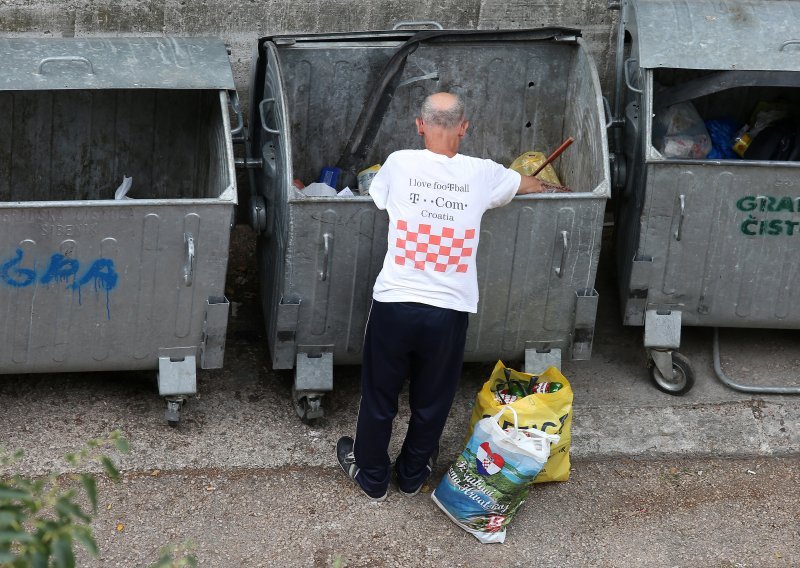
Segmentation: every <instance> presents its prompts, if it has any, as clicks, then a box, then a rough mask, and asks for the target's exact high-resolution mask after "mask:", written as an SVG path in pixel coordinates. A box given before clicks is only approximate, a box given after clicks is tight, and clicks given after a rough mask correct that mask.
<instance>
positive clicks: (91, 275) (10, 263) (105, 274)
mask: <svg viewBox="0 0 800 568" xmlns="http://www.w3.org/2000/svg"><path fill="white" fill-rule="evenodd" d="M24 260H25V253H24V252H23V250H22V249H19V248H18V249H17V250H16V251H15V253H14V255H13V256H12V257H10V258H6V259H2V258H0V285H5V286H10V287H12V288H27V287H28V286H35V285H37V284H41V285H43V286H49V285H51V284H54V283H58V282H62V283H64V284H66V288H67V289H68V290H73V291H77V292H78V303H79V304H82V303H83V302H82V298H81V291H82V289H83V287H84V286H86V285H87V284H90V283H92V284H94V289H95V291H96V292H100V291H103V292H105V294H106V317H108V319H111V310H110V306H109V296H108V295H109V292H111V290H113V289H114V288H116V287H117V281H118V280H119V275H118V274H117V271H116V269H115V268H114V261H113V260H111V259H110V258H98V259H95V260H94V261H92V262H91V264H89V268H87V269H86V270H84V271H81V263H80V262H79V261H78V260H77V259H74V258H67V257H66V256H64V255H63V254H61V253H55V254H53V255H52V256H51V257H50V260H49V262H48V263H47V265H46V267H45V269H44V270H43V271H42V270H39V269H38V268H37V265H36V262H35V261H34V263H33V266H32V267H31V268H23V267H22V266H21V265H22V263H23V261H24Z"/></svg>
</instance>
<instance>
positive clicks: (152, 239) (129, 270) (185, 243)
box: [0, 38, 236, 425]
mask: <svg viewBox="0 0 800 568" xmlns="http://www.w3.org/2000/svg"><path fill="white" fill-rule="evenodd" d="M233 89H234V84H233V76H232V73H231V68H230V63H229V61H228V56H227V52H226V48H225V46H224V45H223V44H222V42H220V41H219V40H213V39H175V38H124V39H123V38H115V39H50V40H47V39H3V40H0V133H2V136H1V137H0V138H2V139H0V373H4V374H8V373H13V374H17V373H19V374H24V373H43V372H70V371H114V370H147V369H157V370H158V386H159V391H160V394H161V395H163V396H165V397H167V419H168V420H169V421H170V424H172V425H174V424H176V423H177V421H178V420H179V418H180V411H181V406H182V404H183V402H184V400H185V397H186V396H187V395H190V394H193V393H195V392H196V366H197V365H198V364H199V366H200V367H202V368H204V369H209V368H218V367H221V366H222V361H223V353H224V347H225V329H226V326H227V317H228V301H227V300H226V299H225V288H224V285H225V271H226V265H227V260H228V242H229V235H230V228H231V222H232V219H233V210H234V205H235V204H236V183H235V176H234V162H233V151H232V140H231V126H230V123H229V115H228V105H229V93H232V92H233V91H232V90H233ZM124 176H129V177H131V178H132V185H131V186H130V190H129V192H128V194H127V196H126V197H125V198H121V199H115V193H116V191H117V188H118V186H120V185H121V182H122V181H123V177H124ZM119 197H122V196H121V195H120V196H119Z"/></svg>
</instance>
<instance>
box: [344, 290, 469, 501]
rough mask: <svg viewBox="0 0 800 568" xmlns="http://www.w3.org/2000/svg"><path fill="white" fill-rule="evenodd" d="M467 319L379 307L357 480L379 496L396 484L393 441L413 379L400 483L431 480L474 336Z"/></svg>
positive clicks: (368, 357)
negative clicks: (400, 399) (430, 462)
mask: <svg viewBox="0 0 800 568" xmlns="http://www.w3.org/2000/svg"><path fill="white" fill-rule="evenodd" d="M467 322H468V314H467V313H466V312H459V311H455V310H449V309H444V308H436V307H433V306H428V305H425V304H417V303H410V302H394V303H387V302H377V301H373V303H372V309H371V310H370V316H369V321H368V322H367V332H366V335H365V338H364V356H363V363H362V370H361V405H360V408H359V412H358V425H357V427H356V443H355V457H356V464H357V465H358V466H359V468H360V472H359V473H358V475H357V476H356V481H357V482H358V483H359V484H360V485H361V487H363V488H364V490H365V491H366V492H367V493H369V494H371V495H375V496H379V495H383V494H384V493H385V492H386V489H387V487H388V485H389V477H390V471H389V465H390V460H389V454H388V446H389V439H390V438H391V434H392V421H393V419H394V417H395V415H396V414H397V404H398V396H399V394H400V391H401V389H402V387H403V383H404V382H405V380H406V379H407V378H408V379H409V381H410V383H409V399H410V406H411V420H410V421H409V425H408V433H407V434H406V438H405V441H404V443H403V448H402V450H401V451H400V455H399V456H398V458H397V460H396V462H395V470H396V471H397V477H398V485H399V486H400V489H402V490H404V491H408V492H410V491H413V490H415V489H416V488H417V487H419V486H420V484H422V483H423V482H424V481H425V479H426V478H427V477H428V475H429V474H430V470H429V468H428V458H430V456H431V454H432V453H433V451H434V450H435V449H436V447H437V446H438V444H439V437H440V436H441V435H442V430H443V429H444V425H445V421H446V420H447V415H448V413H449V412H450V407H451V405H452V404H453V398H454V397H455V393H456V388H457V387H458V381H459V379H460V377H461V366H462V363H463V361H464V344H465V341H466V336H467Z"/></svg>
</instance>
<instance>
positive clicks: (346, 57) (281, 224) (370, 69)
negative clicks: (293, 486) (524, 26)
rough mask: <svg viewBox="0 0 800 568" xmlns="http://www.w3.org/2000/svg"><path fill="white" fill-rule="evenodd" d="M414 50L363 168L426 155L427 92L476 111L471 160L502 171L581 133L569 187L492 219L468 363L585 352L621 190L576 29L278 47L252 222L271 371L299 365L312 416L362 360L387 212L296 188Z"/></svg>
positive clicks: (266, 79)
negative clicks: (610, 209) (614, 201)
mask: <svg viewBox="0 0 800 568" xmlns="http://www.w3.org/2000/svg"><path fill="white" fill-rule="evenodd" d="M418 33H419V34H421V35H417V34H418ZM414 42H416V43H417V45H415V49H414V50H411V51H412V53H410V54H408V55H407V59H406V61H405V66H404V70H403V71H402V72H401V73H400V75H399V76H398V78H397V79H398V80H397V84H398V86H397V88H396V90H395V91H394V92H393V94H392V97H391V102H390V103H389V104H388V107H387V108H386V111H385V115H384V117H383V120H382V122H381V123H380V128H379V130H378V131H377V135H376V136H375V138H374V141H373V143H372V145H371V147H370V149H369V151H368V153H367V154H366V157H365V159H364V160H363V163H362V164H361V166H363V167H366V166H370V165H372V164H375V163H381V162H383V160H384V159H385V157H386V156H387V155H388V154H390V153H391V152H392V151H394V150H398V149H401V148H416V147H420V144H421V143H420V139H419V137H418V136H417V134H416V130H415V127H414V122H413V121H414V118H415V117H416V116H417V114H418V109H419V106H420V104H421V103H422V100H423V98H424V97H425V96H427V95H428V94H430V93H433V92H436V91H440V90H452V91H455V92H458V93H460V94H461V95H462V96H463V97H464V99H465V101H466V105H467V108H468V115H469V119H470V121H471V122H470V131H469V132H468V134H467V136H466V137H465V138H464V142H463V145H462V147H461V150H460V151H461V152H462V153H464V154H467V155H474V156H480V157H488V158H492V159H494V160H496V161H498V162H501V163H505V164H506V165H508V164H510V163H511V162H512V160H514V158H516V157H517V156H519V155H520V154H522V153H523V152H525V151H528V150H532V149H537V150H541V151H545V150H547V149H549V150H552V149H554V148H556V147H557V146H558V145H559V144H560V143H561V142H562V140H564V139H565V138H566V137H567V136H573V137H574V138H575V143H574V144H573V146H572V147H571V148H570V149H569V150H568V151H567V153H565V154H564V155H563V156H562V157H561V158H560V159H559V160H560V161H559V162H558V163H557V168H556V169H557V170H558V173H559V175H560V178H561V180H562V183H564V184H565V185H567V186H569V187H571V188H572V189H573V190H574V191H575V193H573V194H550V195H536V196H522V197H517V198H515V199H514V201H513V202H512V203H511V204H509V205H508V206H506V207H504V208H501V209H499V210H492V211H489V212H488V213H487V214H486V215H485V217H484V220H483V224H482V227H481V231H482V233H481V238H480V247H479V250H478V253H477V255H478V256H477V264H478V272H479V274H478V278H479V283H480V298H481V300H480V303H479V307H478V309H479V312H478V313H477V314H474V315H472V316H471V319H470V325H469V334H468V338H467V347H466V359H467V360H468V361H488V360H496V359H498V358H501V357H502V358H506V359H522V358H523V357H525V358H526V366H527V367H528V368H529V369H530V368H532V366H533V365H534V364H536V363H537V361H538V363H539V364H542V361H543V360H544V361H545V362H552V363H555V364H560V356H561V351H562V350H564V351H565V353H566V354H568V355H569V356H570V357H571V358H573V359H588V358H589V357H590V354H591V348H592V339H593V330H594V321H595V312H596V307H597V301H598V295H597V292H596V291H595V290H594V281H595V273H596V270H597V263H598V258H599V251H600V241H601V231H602V225H603V214H604V208H605V203H606V200H607V198H608V196H609V192H610V181H609V173H608V164H607V162H606V161H605V160H606V158H607V145H606V139H605V132H606V130H605V120H604V118H603V104H602V99H601V95H600V86H599V81H598V77H597V73H596V71H595V68H594V65H593V62H592V59H591V57H590V55H589V52H588V50H587V48H586V45H585V44H584V42H583V41H582V39H581V38H580V37H579V32H577V31H575V30H567V29H552V28H548V29H541V30H523V31H513V32H504V31H492V32H474V31H473V32H467V31H453V30H445V31H430V32H418V31H414V30H408V31H397V30H395V31H386V32H363V33H343V34H342V33H340V34H327V35H292V36H280V37H267V38H263V39H261V40H260V41H259V43H258V47H257V53H256V55H255V58H254V65H253V81H252V98H251V103H250V109H251V111H250V112H251V115H250V116H251V119H250V121H249V124H250V125H251V130H252V132H251V133H250V142H249V150H248V152H249V155H248V160H249V161H251V162H253V163H260V164H261V166H262V167H261V168H260V169H254V170H252V172H253V177H252V183H251V186H252V188H253V195H252V196H251V213H252V215H251V216H252V224H253V227H254V228H255V229H256V231H258V233H259V239H258V245H259V246H258V248H259V264H260V267H261V270H260V273H261V286H262V293H261V295H262V303H263V309H264V315H265V320H266V326H267V331H268V333H267V335H268V341H269V351H270V355H271V358H272V365H273V367H274V368H276V369H291V368H295V370H296V371H295V382H294V401H295V405H296V409H297V412H298V414H299V415H300V416H301V417H302V418H304V419H312V418H316V417H319V416H321V415H322V413H323V409H322V407H321V397H322V395H323V394H324V393H325V392H327V391H330V390H331V389H332V386H333V383H332V381H333V363H334V362H335V363H337V364H339V363H342V364H357V363H360V361H361V349H362V341H363V334H364V328H365V325H366V320H367V315H368V309H369V306H370V301H371V297H372V286H373V284H374V282H375V278H376V276H377V274H378V272H379V270H380V268H381V264H382V262H383V257H384V255H385V253H386V247H387V242H386V238H387V236H386V235H387V228H388V218H387V215H386V214H385V212H383V211H379V210H378V209H377V208H376V207H375V206H374V204H373V203H372V200H371V198H370V197H369V196H368V195H356V196H355V197H347V198H344V197H305V196H303V194H302V193H301V192H299V191H297V190H296V189H295V187H293V184H292V181H293V180H294V179H295V178H299V179H301V180H304V181H305V182H306V183H309V182H313V181H316V179H317V177H318V176H319V173H320V170H321V168H323V167H324V166H328V165H334V164H336V163H337V161H338V160H339V159H340V157H341V156H342V153H343V152H344V151H345V148H346V145H347V143H348V139H349V138H350V134H351V132H352V131H353V129H354V126H355V125H356V123H357V122H358V118H359V114H360V112H361V111H362V109H363V108H365V107H366V106H368V105H369V104H370V102H371V101H370V93H371V91H372V90H373V89H374V87H375V85H376V84H379V83H380V81H381V77H382V73H383V69H384V67H385V66H387V65H390V63H389V62H390V59H391V58H392V56H393V54H395V53H398V52H399V50H401V49H403V48H404V46H406V47H407V46H409V45H410V44H411V43H414ZM351 187H353V186H351Z"/></svg>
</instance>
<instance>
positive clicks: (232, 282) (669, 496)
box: [0, 226, 800, 567]
mask: <svg viewBox="0 0 800 568" xmlns="http://www.w3.org/2000/svg"><path fill="white" fill-rule="evenodd" d="M607 245H608V243H605V244H604V247H605V248H604V255H603V258H602V259H601V264H600V268H599V271H598V277H597V286H596V287H597V289H598V291H599V292H600V305H599V309H598V319H597V324H596V327H595V343H594V350H593V354H592V359H591V360H590V361H582V362H573V361H564V363H563V366H562V370H563V372H564V374H565V376H567V377H568V378H569V380H570V382H571V383H572V386H573V390H574V392H575V403H574V422H573V432H572V437H573V443H572V457H573V468H572V475H571V479H570V481H568V482H566V483H553V484H547V485H537V486H536V487H535V489H534V491H533V492H532V494H531V496H530V498H529V500H528V502H527V503H526V504H525V506H524V507H523V508H522V510H521V511H520V513H519V515H518V516H517V517H516V518H515V520H514V522H513V523H512V525H511V527H510V528H509V535H508V539H507V541H506V543H505V544H503V545H481V544H479V543H478V541H477V540H475V539H474V538H473V537H472V536H470V535H468V534H466V533H464V532H463V531H461V530H460V529H458V528H457V527H456V526H455V525H453V524H452V523H451V522H450V521H449V520H448V519H447V518H446V517H445V516H444V515H443V514H442V513H441V512H440V511H439V510H438V509H437V508H436V506H435V505H434V504H433V502H432V501H431V500H430V499H429V498H427V497H428V492H427V491H426V492H423V493H422V494H420V495H418V496H417V497H415V498H413V499H405V498H402V497H401V496H400V495H399V494H397V493H392V494H390V497H389V499H388V500H387V501H386V502H385V503H382V504H378V505H375V504H371V503H369V502H367V501H366V499H365V498H364V497H363V496H362V495H360V494H359V493H358V492H357V491H356V490H355V489H354V487H353V486H352V485H350V484H349V483H348V481H347V479H346V478H344V476H342V474H341V472H340V470H339V469H338V465H337V464H336V461H335V458H334V455H333V448H334V445H335V442H336V439H338V437H339V436H341V435H343V434H351V433H352V431H353V428H354V424H355V417H356V409H357V404H358V391H359V387H358V371H359V369H358V367H357V366H350V367H337V368H336V371H335V377H334V391H333V392H332V393H331V394H330V395H328V396H327V397H326V400H325V409H326V413H327V415H326V418H324V419H323V420H322V421H320V422H319V423H318V424H315V425H311V426H310V425H306V424H302V423H301V422H300V421H299V420H298V418H297V417H296V415H295V412H294V409H293V408H292V405H291V385H292V380H293V376H292V373H291V372H275V371H272V370H270V363H269V356H268V352H267V348H266V337H265V334H264V331H263V322H262V321H261V316H260V308H259V297H258V283H257V275H256V270H255V266H256V265H255V261H254V239H253V235H252V233H251V232H250V230H249V229H247V228H246V227H243V226H237V227H236V229H235V230H234V238H233V247H232V249H231V259H230V265H229V278H228V291H227V292H228V297H229V299H230V300H231V301H232V306H233V310H232V315H231V319H230V323H229V328H228V341H227V349H226V354H225V367H224V369H221V370H216V371H201V372H200V373H199V374H198V393H199V394H198V395H197V396H196V397H194V398H193V399H192V400H190V402H189V403H188V404H187V406H186V408H185V410H184V414H183V418H182V420H181V423H180V425H179V426H178V427H177V428H169V427H168V426H167V425H166V422H165V421H164V416H163V413H164V403H163V401H162V400H161V399H160V398H159V397H158V395H157V389H156V385H155V376H154V373H138V372H137V373H128V372H118V373H75V374H61V375H14V376H12V375H6V376H2V377H0V409H2V411H1V412H0V432H2V435H1V436H2V437H0V446H2V447H4V448H6V449H17V448H19V449H22V450H24V452H25V455H24V457H23V458H22V459H21V460H20V461H19V462H17V464H15V466H14V468H13V471H15V472H21V473H23V474H27V475H31V476H38V475H44V474H47V473H50V472H68V471H70V470H69V468H68V467H67V465H66V463H65V461H64V459H63V456H64V455H65V454H67V453H69V452H73V451H75V450H76V449H78V448H80V447H81V445H82V444H83V443H84V441H85V440H87V439H89V438H96V437H103V436H106V435H108V433H109V432H111V431H113V430H116V429H119V430H121V431H122V432H123V434H124V436H125V437H126V438H127V439H128V440H129V441H130V445H131V452H130V453H129V454H127V455H117V454H112V455H113V457H114V459H115V461H116V462H117V463H118V465H119V467H120V468H121V470H122V472H123V481H122V483H120V484H112V483H110V482H108V481H104V480H101V483H100V487H99V491H100V496H101V506H100V511H99V513H98V516H97V518H96V520H95V523H94V526H95V531H96V535H97V538H98V542H99V545H100V550H101V557H100V559H98V560H94V559H84V561H82V563H81V565H82V566H147V565H149V563H152V562H153V561H155V559H156V557H157V553H158V549H159V547H160V546H162V545H165V544H170V543H172V544H176V543H184V542H192V543H193V550H194V553H195V554H196V555H197V557H198V559H199V560H200V565H201V566H214V567H216V566H221V567H227V566H231V567H233V566H276V565H281V566H333V565H337V566H343V565H346V566H479V565H481V566H483V565H486V564H495V563H496V564H499V565H530V564H540V565H541V564H545V565H551V564H559V565H562V566H795V565H800V545H799V544H798V543H800V538H798V537H800V535H799V534H798V530H799V527H800V517H799V516H798V515H799V514H800V500H799V499H798V495H799V493H800V490H799V489H798V487H800V484H798V473H797V472H798V469H797V466H798V461H799V460H800V458H799V456H800V434H798V424H800V397H796V396H794V397H792V396H774V395H748V394H742V393H738V392H736V391H733V390H731V389H729V388H727V387H724V386H723V385H722V384H721V383H720V382H719V381H718V380H717V379H716V378H715V377H714V375H713V371H712V366H711V337H712V336H711V330H709V329H699V328H698V329H693V328H684V330H683V338H682V348H681V352H682V353H684V354H685V355H687V356H688V357H689V358H690V359H691V361H692V362H693V365H694V369H695V373H696V375H697V382H696V385H695V387H694V389H692V390H691V391H690V392H689V393H687V394H686V395H685V396H683V397H673V396H670V395H667V394H664V393H662V392H660V391H658V390H656V389H655V388H654V387H653V386H652V384H651V382H650V379H649V377H648V374H647V372H646V369H645V355H644V350H643V348H642V329H641V328H624V327H623V326H622V325H621V324H620V316H619V308H618V305H617V303H616V301H615V291H614V278H613V267H612V266H611V265H610V263H609V262H608V261H609V260H610V259H609V258H608V255H606V254H605V251H607V250H608V248H609V247H608V246H607ZM721 337H722V352H723V359H722V362H723V366H724V368H725V370H726V372H727V373H728V374H729V375H730V376H732V377H736V378H739V379H742V380H743V381H745V382H754V383H765V384H766V383H776V382H778V383H781V384H785V385H796V384H798V380H797V377H796V374H797V368H798V363H799V362H800V349H798V345H800V343H798V339H800V334H798V332H797V331H774V330H767V331H765V330H724V331H722V335H721ZM507 363H509V364H511V365H521V362H513V361H512V362H507ZM493 364H494V362H493V361H492V362H486V363H482V364H468V365H465V367H464V372H463V379H462V383H461V385H460V389H459V392H458V394H457V397H456V401H455V403H454V405H453V409H452V412H451V416H450V420H449V421H448V426H447V428H446V431H445V434H444V436H443V439H442V453H441V456H440V462H439V466H438V467H437V470H436V471H435V473H434V477H433V481H434V482H438V479H440V478H441V476H442V475H443V474H444V472H445V471H446V468H447V466H448V465H449V463H451V462H452V460H453V459H454V458H455V456H456V455H457V454H458V453H459V452H460V451H461V449H462V443H463V437H464V434H465V432H466V428H467V424H468V420H469V416H470V413H471V410H470V409H471V405H472V402H473V400H474V397H475V393H476V392H477V390H478V389H479V388H480V386H481V385H482V383H483V382H484V381H485V380H486V378H487V377H488V375H489V373H490V372H491V369H492V367H493ZM403 397H404V398H403V400H402V401H401V411H400V414H399V415H398V418H397V421H396V431H395V436H394V437H393V441H392V452H393V453H397V452H398V451H399V447H400V444H401V442H402V435H403V432H404V429H405V425H406V423H407V420H408V411H407V404H406V402H407V399H406V398H405V395H403ZM87 467H88V466H87ZM89 469H91V468H89ZM10 472H11V470H8V471H6V473H10ZM429 490H430V488H428V491H429Z"/></svg>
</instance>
